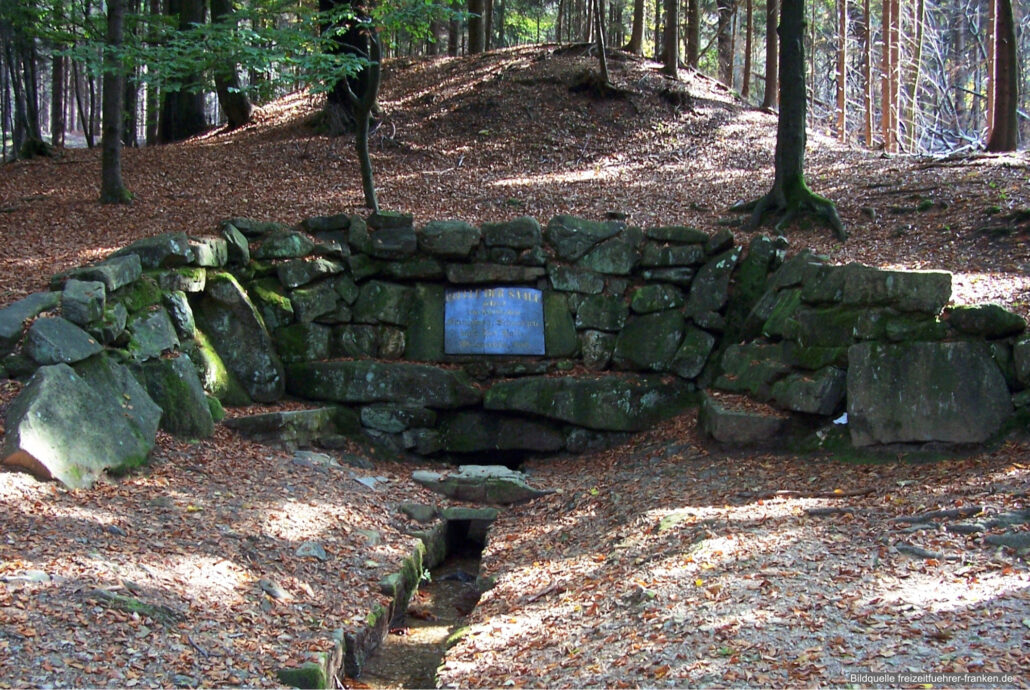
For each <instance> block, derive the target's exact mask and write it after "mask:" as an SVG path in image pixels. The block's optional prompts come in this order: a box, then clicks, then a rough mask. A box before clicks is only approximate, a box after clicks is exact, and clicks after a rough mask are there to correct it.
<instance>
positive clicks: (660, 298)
mask: <svg viewBox="0 0 1030 690" xmlns="http://www.w3.org/2000/svg"><path fill="white" fill-rule="evenodd" d="M685 302H686V297H684V295H683V291H682V290H680V289H679V288H677V287H675V286H674V285H664V284H657V285H645V286H643V287H641V288H637V290H636V291H635V292H634V293H633V299H632V300H631V301H630V304H629V307H630V309H632V310H633V311H634V312H636V313H637V314H650V313H652V312H656V311H664V310H666V309H677V308H679V307H682V306H683V304H684V303H685Z"/></svg>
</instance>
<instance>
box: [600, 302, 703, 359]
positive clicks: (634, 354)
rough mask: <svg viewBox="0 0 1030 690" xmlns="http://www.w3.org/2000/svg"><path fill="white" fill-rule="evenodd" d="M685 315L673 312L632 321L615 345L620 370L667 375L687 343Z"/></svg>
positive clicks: (615, 355)
mask: <svg viewBox="0 0 1030 690" xmlns="http://www.w3.org/2000/svg"><path fill="white" fill-rule="evenodd" d="M684 326H685V321H684V319H683V314H681V313H680V312H678V311H676V310H673V309H670V310H668V311H663V312H658V313H656V314H648V315H646V316H641V317H638V318H636V319H634V320H632V321H630V322H629V323H628V324H627V325H626V327H625V328H623V329H622V331H621V332H620V333H619V337H618V338H617V339H616V341H615V352H614V353H613V354H612V361H613V362H614V363H615V364H616V366H619V367H624V368H627V369H640V370H644V371H665V370H666V369H668V368H669V362H671V361H672V358H673V356H675V354H676V350H677V349H678V348H679V346H680V342H681V341H682V340H683V328H684Z"/></svg>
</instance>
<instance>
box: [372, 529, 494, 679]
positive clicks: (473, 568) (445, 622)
mask: <svg viewBox="0 0 1030 690" xmlns="http://www.w3.org/2000/svg"><path fill="white" fill-rule="evenodd" d="M459 510H461V509H459ZM470 512H471V514H473V515H482V516H483V517H473V518H472V519H462V517H464V516H465V515H467V514H468V513H465V514H462V513H458V515H459V516H460V517H458V518H456V519H446V518H445V522H444V523H443V524H444V530H445V532H444V536H445V539H444V543H445V545H446V546H445V548H446V550H445V554H446V555H445V557H444V560H443V561H442V562H441V563H439V564H438V565H436V566H435V567H433V568H431V569H430V570H428V571H427V574H428V576H427V577H425V578H424V580H423V582H422V583H421V584H420V585H419V587H418V590H417V591H416V592H415V593H414V594H413V595H412V597H411V601H410V602H409V604H408V607H407V610H406V611H405V612H403V613H402V614H401V615H399V616H397V617H396V618H395V619H394V620H393V621H391V622H390V629H389V634H388V635H386V637H385V638H384V639H383V641H382V643H381V644H380V646H379V648H378V649H377V650H376V652H375V653H374V654H373V655H372V656H371V657H369V659H368V660H367V661H366V663H365V666H364V667H363V669H362V673H361V676H360V677H359V678H358V679H357V681H358V682H357V683H356V684H355V685H356V686H357V687H368V688H434V687H436V673H437V669H438V668H439V667H440V664H441V663H442V662H443V658H444V655H445V654H446V652H447V648H448V646H449V643H450V642H451V641H452V639H455V638H456V637H457V636H458V635H460V633H461V630H462V629H463V627H464V621H465V618H466V617H467V616H468V614H469V613H470V612H471V611H472V609H473V608H474V607H475V605H476V602H477V601H478V600H479V597H480V595H481V593H482V591H483V589H484V587H485V586H486V583H485V582H484V579H483V578H482V577H480V576H479V565H480V556H481V553H482V550H483V547H484V546H485V545H486V537H487V531H488V530H489V526H490V524H491V522H492V521H493V515H494V514H495V513H494V511H492V510H489V509H488V510H487V511H470Z"/></svg>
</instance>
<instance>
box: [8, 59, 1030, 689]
mask: <svg viewBox="0 0 1030 690" xmlns="http://www.w3.org/2000/svg"><path fill="white" fill-rule="evenodd" d="M592 67H593V63H592V62H591V61H589V60H587V59H584V58H573V57H562V56H557V55H553V54H551V53H550V52H549V51H542V50H538V49H519V50H511V51H501V52H498V53H492V54H490V55H486V56H482V57H478V58H475V59H469V60H449V59H437V60H433V61H428V62H406V61H395V62H393V63H391V64H390V65H389V69H388V76H387V83H386V84H385V88H384V99H383V123H382V126H381V127H380V129H379V130H378V133H377V135H376V138H375V140H374V144H375V150H374V154H373V155H374V161H375V165H376V171H377V175H378V180H379V183H380V188H381V189H380V193H381V200H382V202H383V203H384V205H385V206H387V207H390V208H397V209H402V210H405V211H409V212H413V213H415V217H416V221H417V222H423V221H425V220H428V219H432V218H440V217H442V216H443V215H453V216H456V217H460V218H464V219H466V220H469V221H472V222H480V221H486V220H498V219H502V218H509V217H514V216H518V215H523V214H530V215H534V216H536V217H537V218H539V219H540V220H541V221H544V222H546V220H547V218H549V217H550V216H551V215H553V214H556V213H578V214H582V215H586V216H590V217H600V216H603V214H604V213H606V212H608V211H613V210H614V211H620V212H624V213H627V214H629V217H630V221H631V222H634V223H640V224H652V223H653V224H659V223H693V224H696V225H698V226H699V227H702V228H704V229H706V230H714V229H716V228H718V227H723V226H725V225H731V226H732V225H733V224H735V223H738V222H739V221H740V217H739V216H735V215H733V214H728V213H727V212H726V211H725V208H726V207H727V206H728V205H729V204H730V203H731V202H733V201H735V200H737V199H746V198H751V197H754V196H757V195H758V194H760V193H762V192H763V191H764V189H765V188H766V186H767V185H768V184H769V183H770V182H771V178H772V173H771V160H772V145H773V139H772V136H773V135H772V133H773V131H774V122H775V119H774V116H772V115H769V114H766V113H761V112H758V111H755V110H751V109H747V108H745V107H743V106H742V105H741V104H740V103H739V102H738V101H737V100H735V99H734V97H733V96H732V95H731V94H729V93H727V92H726V91H725V90H723V89H721V88H719V87H718V85H716V84H714V83H713V82H711V81H710V80H708V79H706V78H704V77H701V76H698V75H686V76H685V78H684V81H683V82H682V83H681V84H670V83H669V82H667V81H666V80H664V79H662V78H661V77H660V76H659V75H658V72H657V69H656V67H655V66H654V65H652V64H650V63H645V62H637V61H635V60H627V61H619V62H618V63H616V68H615V78H616V80H617V81H619V83H620V84H622V85H624V86H626V87H628V88H631V89H633V90H634V91H635V95H633V96H631V97H630V98H628V99H626V100H621V101H597V100H594V99H592V98H591V97H590V96H589V95H587V94H581V93H572V92H570V91H569V89H568V87H569V86H570V85H572V84H574V83H575V82H576V81H577V80H578V78H579V75H580V74H581V73H582V72H583V70H587V69H591V68H592ZM684 94H686V95H684ZM316 105H317V104H316V103H314V102H313V101H311V100H309V99H308V98H307V97H305V96H294V97H292V98H287V99H284V100H282V101H280V102H277V103H276V104H273V105H271V106H268V107H266V108H264V109H263V110H262V112H261V114H260V116H259V118H258V121H257V122H256V123H255V124H254V125H252V126H250V127H248V128H245V129H243V130H242V131H237V132H225V131H214V132H212V133H210V134H209V135H206V136H202V137H198V138H197V139H195V140H191V141H189V142H186V143H184V144H181V145H174V146H165V147H157V148H153V149H141V150H135V151H127V152H126V153H125V177H126V183H127V185H128V186H129V188H130V189H131V190H133V191H134V192H135V193H136V194H137V199H136V201H135V202H134V203H133V205H132V206H129V207H102V206H100V205H99V204H97V203H96V202H95V199H96V197H97V196H98V187H99V152H96V151H78V150H77V151H68V152H65V153H64V155H63V156H62V157H60V158H58V159H54V160H37V161H27V162H18V163H14V164H10V165H6V166H4V167H3V168H2V170H0V237H2V239H3V243H4V249H3V251H2V252H0V266H2V267H3V270H2V271H0V302H2V303H7V302H10V301H13V300H14V299H16V298H18V297H20V296H23V295H25V294H27V293H30V292H33V291H36V290H39V289H42V288H43V287H44V286H45V285H46V283H47V280H48V277H49V275H50V274H52V273H54V272H56V271H58V270H61V269H65V268H68V267H70V266H75V265H81V264H84V263H87V262H89V261H92V260H95V259H98V258H100V257H102V256H104V255H106V254H107V253H109V252H110V251H112V250H114V249H116V248H118V247H121V246H124V245H125V244H128V243H129V242H130V241H132V240H134V239H137V238H139V237H142V236H147V235H153V234H158V233H162V232H168V231H173V230H185V231H188V232H190V233H195V234H205V233H208V232H213V231H214V229H215V226H216V224H217V222H218V221H219V220H220V219H222V218H225V217H229V216H251V217H258V218H265V219H270V220H279V221H285V222H291V223H292V222H296V221H298V220H299V219H301V218H303V217H306V216H311V215H323V214H330V213H339V212H358V211H360V210H361V208H360V203H361V195H360V186H359V181H358V176H357V164H356V162H355V159H354V156H353V153H352V151H351V148H350V143H349V142H348V141H345V140H331V139H327V138H326V137H324V136H322V135H320V134H318V133H317V130H316V129H314V128H313V127H312V126H311V117H312V114H313V113H314V112H315V109H316ZM810 153H811V155H810V157H809V172H810V181H811V183H812V186H813V188H814V189H815V190H816V191H818V192H820V193H821V194H824V195H826V196H828V197H830V198H831V199H834V200H835V201H837V202H838V204H839V206H840V211H841V215H842V217H843V218H844V221H845V223H846V224H847V226H848V227H849V229H850V231H851V239H849V240H848V242H846V243H844V244H841V243H838V242H836V241H835V240H833V239H832V235H831V234H830V233H829V232H828V231H826V230H825V229H822V228H819V227H814V226H809V225H800V226H796V227H793V228H790V229H789V230H788V237H789V239H790V241H791V244H792V246H793V247H797V248H800V247H805V246H808V247H813V248H815V249H816V250H818V251H821V252H823V253H826V254H828V255H829V256H830V257H831V258H832V259H834V260H836V261H840V262H846V261H852V260H858V261H863V262H866V263H870V264H875V265H880V266H904V267H908V268H944V269H948V270H951V271H953V272H955V281H954V286H955V297H954V299H955V301H957V302H960V303H961V302H982V301H989V300H995V301H999V302H1001V303H1003V304H1005V305H1006V306H1009V307H1010V308H1013V309H1015V310H1017V311H1019V312H1021V313H1023V314H1026V312H1027V309H1028V308H1030V306H1028V305H1030V278H1028V277H1027V276H1028V272H1027V271H1028V267H1030V255H1028V250H1027V245H1026V242H1025V239H1026V237H1025V235H1026V232H1027V230H1028V228H1027V225H1026V216H1025V215H1021V213H1020V212H1022V213H1023V214H1025V210H1026V209H1027V208H1028V206H1030V173H1028V170H1027V165H1026V163H1027V161H1026V155H1025V154H1023V153H1021V154H1017V155H1012V156H975V157H972V158H963V159H954V160H953V159H931V158H919V157H912V156H881V155H878V154H875V153H867V152H863V151H859V150H856V149H851V148H846V147H841V146H839V145H837V144H834V143H832V142H831V141H829V140H828V139H826V138H825V137H821V136H819V133H818V132H814V133H813V135H812V137H811V139H810ZM734 229H735V231H736V232H738V235H741V236H746V235H747V234H748V233H745V232H743V231H741V230H740V229H739V228H738V227H735V226H734ZM18 388H19V384H18V383H17V382H13V381H5V382H3V383H2V384H0V393H2V395H0V406H6V404H7V403H9V401H10V400H11V398H12V397H13V396H14V395H15V394H16V392H17V390H18ZM1027 450H1028V444H1027V442H1026V441H1025V440H1024V439H1021V438H1017V439H1015V440H1012V441H1009V442H1007V443H1005V444H1004V445H1001V446H998V447H996V448H992V449H989V450H987V451H984V452H978V453H976V454H972V455H967V456H965V457H961V458H949V459H946V460H937V461H932V462H930V461H922V462H913V461H912V458H911V457H905V456H897V457H890V458H880V459H879V460H878V461H877V462H874V463H866V462H862V463H859V462H853V461H851V460H849V459H848V458H844V457H839V456H832V455H820V456H817V457H808V456H793V455H763V454H748V455H744V454H727V453H726V452H724V451H722V450H720V449H718V448H713V447H709V446H706V445H705V444H703V443H702V442H701V441H700V440H699V439H698V437H697V434H696V430H695V428H694V422H693V420H692V418H689V417H684V418H681V419H677V420H674V421H672V422H670V423H668V424H667V425H665V426H663V427H661V428H660V429H658V430H656V431H654V432H652V433H649V434H647V435H645V436H642V437H639V438H638V439H637V440H635V441H634V442H633V443H631V444H629V445H627V446H623V447H620V448H617V449H614V450H612V451H607V452H605V453H600V454H594V455H589V456H582V457H577V458H570V457H561V458H549V459H539V460H533V461H532V462H530V463H529V469H530V471H531V483H533V484H534V485H536V486H540V487H547V488H553V489H556V490H557V493H555V494H553V495H550V496H545V497H543V498H539V499H536V500H535V501H533V502H531V503H529V504H527V505H525V506H523V507H519V508H515V509H510V510H506V511H505V512H504V513H503V514H502V517H501V518H500V519H499V521H498V522H497V523H496V525H495V527H494V529H493V531H492V533H491V539H490V544H489V546H488V548H487V552H486V554H485V560H484V568H485V571H486V573H487V574H489V575H491V576H493V577H495V578H496V581H497V586H496V587H495V588H494V589H493V590H491V591H490V592H488V593H487V594H486V596H485V597H484V599H483V601H482V603H481V605H480V606H479V607H478V608H477V609H476V611H475V612H474V613H473V616H472V627H471V631H470V633H469V635H468V636H466V637H465V638H464V639H463V640H462V641H461V642H460V643H459V644H458V645H457V646H456V647H454V648H453V649H452V650H451V652H450V653H449V654H448V657H447V660H446V663H445V665H444V667H443V668H442V670H441V680H442V681H443V682H444V683H447V684H452V685H460V686H499V685H505V684H508V685H516V686H520V685H535V686H539V685H547V686H581V685H592V686H596V685H611V686H619V685H627V686H636V685H670V686H682V685H714V684H745V683H748V684H755V685H799V684H802V683H806V684H807V683H818V684H821V685H825V684H843V683H846V682H848V674H849V673H852V672H865V671H870V672H877V671H912V672H920V671H925V672H956V673H966V672H968V673H973V672H977V673H979V672H983V673H988V672H998V673H1003V674H1011V675H1012V678H1010V679H1007V680H1003V681H1002V682H1001V684H1003V685H1017V686H1025V685H1028V684H1030V677H1028V676H1027V672H1026V669H1027V668H1030V658H1028V656H1027V639H1028V638H1030V602H1028V596H1030V594H1028V591H1030V590H1028V584H1030V572H1028V569H1027V565H1026V561H1025V558H1024V557H1022V556H1020V555H1019V554H1018V553H1017V551H1018V550H1019V549H1020V548H1022V547H1025V537H1026V535H1027V534H1028V532H1027V529H1028V528H1027V522H1026V511H1027V509H1028V507H1030V506H1028V505H1027V500H1028V499H1027V493H1026V492H1027V484H1028V478H1030V477H1028V473H1030V464H1028V463H1027V460H1026V458H1027V457H1028V455H1027ZM356 455H362V456H367V451H362V450H360V449H357V448H354V449H350V454H349V455H348V456H346V457H344V456H341V458H340V460H341V462H342V463H343V464H342V467H340V468H317V467H311V466H308V465H302V464H297V463H295V462H294V459H293V457H292V455H291V454H289V453H284V452H279V451H274V450H270V449H269V448H267V447H263V446H258V445H254V444H250V443H248V442H245V441H243V440H241V439H240V438H239V437H237V436H236V435H235V434H233V433H231V432H229V431H228V430H227V429H224V428H220V429H219V430H218V432H217V433H216V436H215V437H214V438H213V439H211V440H208V441H203V442H198V443H192V444H186V443H180V442H177V441H174V440H172V439H171V438H170V437H167V436H164V435H162V436H161V438H160V441H159V446H158V450H157V451H156V452H155V454H154V458H153V461H152V462H151V464H150V465H149V467H148V468H147V469H145V470H144V471H142V472H140V473H137V474H132V475H130V476H127V477H123V478H111V479H110V480H109V481H106V482H105V483H103V484H102V485H100V486H98V487H95V488H94V489H91V490H89V491H65V490H62V489H60V488H58V487H57V486H55V485H53V484H47V483H40V482H37V481H35V480H34V479H31V478H29V477H28V476H26V475H22V474H15V473H0V503H2V505H3V511H4V526H5V530H4V532H5V533H4V536H3V537H2V538H0V623H2V624H3V625H2V626H0V687H7V686H10V687H22V686H52V687H82V686H100V687H110V686H136V685H140V686H169V685H180V686H190V685H198V684H202V685H205V686H207V685H216V684H217V685H246V686H271V685H275V684H277V680H276V677H275V670H276V669H277V668H278V667H280V666H283V665H289V664H293V663H298V662H300V661H303V660H304V659H305V658H307V654H308V653H309V652H311V651H318V650H323V649H326V648H327V647H328V646H329V645H330V644H331V633H332V631H333V630H334V629H336V628H338V627H347V626H352V625H359V624H360V622H361V620H362V619H363V618H364V616H365V615H366V614H367V613H368V611H369V610H370V609H371V607H372V606H373V605H374V604H376V603H378V602H381V601H382V598H381V595H380V594H379V593H378V586H377V583H378V580H379V578H380V577H381V576H382V575H383V574H386V573H388V572H391V571H392V569H395V568H396V565H397V563H399V561H400V559H401V558H403V557H404V555H406V554H407V553H408V552H410V549H411V548H412V545H413V540H412V539H411V538H410V537H407V536H405V535H404V532H405V531H406V530H407V529H409V528H410V527H411V524H410V523H409V522H408V520H407V519H406V518H404V517H402V516H401V515H400V514H399V513H397V512H396V511H395V510H394V507H395V506H396V505H397V504H398V503H400V502H402V501H410V500H415V501H436V500H439V499H438V497H435V496H434V495H431V494H429V493H428V492H426V491H425V490H424V489H421V488H419V487H418V486H417V485H415V484H414V483H413V482H411V481H410V479H409V477H410V473H411V472H412V471H414V470H417V469H431V468H430V467H429V466H428V465H424V466H423V465H418V466H416V465H412V464H408V463H404V464H401V463H397V462H395V461H393V460H392V459H386V458H378V457H375V456H371V457H366V459H368V460H371V461H372V462H373V463H374V464H373V468H372V469H361V468H359V467H353V466H351V465H347V464H345V461H346V459H347V458H348V457H350V458H352V459H353V457H354V456H356ZM368 477H385V478H386V479H387V480H388V481H386V482H373V484H374V485H375V488H369V487H368V486H367V485H366V484H363V483H360V482H358V481H355V480H356V479H358V478H368ZM940 510H944V511H951V512H950V513H947V514H945V515H941V516H939V517H934V516H932V515H929V514H930V513H933V512H934V511H940ZM911 516H916V517H915V518H914V520H915V521H911V520H909V519H908V518H910V517H911ZM919 516H922V517H919ZM1008 533H1012V534H1014V535H1015V541H1014V542H1011V544H1010V545H1008V546H1006V545H1005V544H1003V543H1000V541H1004V539H1001V540H1000V541H999V538H1000V537H1002V535H1003V534H1008ZM1020 535H1022V536H1020ZM1010 536H1012V535H1011V534H1010ZM307 542H313V543H317V544H318V545H319V546H320V547H322V548H323V549H324V550H325V552H326V553H325V556H326V559H325V560H321V558H320V557H319V556H314V555H304V554H306V553H311V551H310V549H313V548H314V547H312V546H308V547H306V549H308V550H302V551H300V552H299V553H298V549H300V547H301V546H303V545H304V544H305V543H307ZM315 553H317V550H316V552H315ZM276 597H278V598H276ZM344 682H345V683H347V684H351V685H353V684H355V683H354V682H353V681H344ZM931 682H933V683H934V684H944V685H949V684H952V683H948V682H944V683H940V682H938V681H931Z"/></svg>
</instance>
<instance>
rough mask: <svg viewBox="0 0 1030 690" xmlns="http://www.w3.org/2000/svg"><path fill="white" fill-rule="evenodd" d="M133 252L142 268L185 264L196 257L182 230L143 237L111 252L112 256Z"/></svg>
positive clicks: (126, 254) (191, 261)
mask: <svg viewBox="0 0 1030 690" xmlns="http://www.w3.org/2000/svg"><path fill="white" fill-rule="evenodd" d="M131 254H135V255H136V256H138V257H139V260H140V264H142V266H143V268H167V267H169V266H185V265H186V264H191V263H193V262H194V260H195V259H196V255H195V254H194V253H193V248H192V247H190V241H189V238H188V237H186V233H184V232H169V233H165V234H163V235H157V236H156V237H144V238H143V239H140V240H136V241H135V242H133V243H132V244H130V245H129V246H128V247H125V248H124V249H119V250H118V251H116V252H114V253H113V254H111V256H112V257H120V256H128V255H131Z"/></svg>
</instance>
